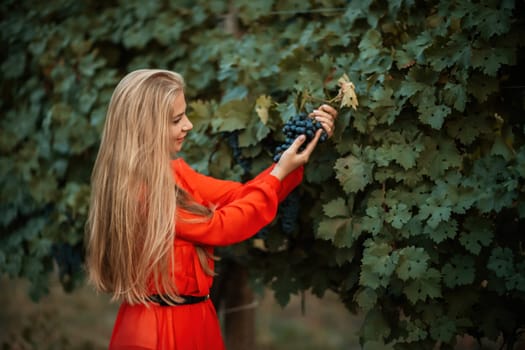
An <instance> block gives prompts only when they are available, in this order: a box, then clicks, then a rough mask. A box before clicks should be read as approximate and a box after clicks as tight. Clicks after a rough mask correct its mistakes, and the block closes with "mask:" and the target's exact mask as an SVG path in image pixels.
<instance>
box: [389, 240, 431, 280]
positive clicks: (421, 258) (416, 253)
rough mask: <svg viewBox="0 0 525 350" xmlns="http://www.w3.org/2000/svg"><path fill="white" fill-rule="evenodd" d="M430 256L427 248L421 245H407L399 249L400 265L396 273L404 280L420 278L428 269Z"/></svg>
mask: <svg viewBox="0 0 525 350" xmlns="http://www.w3.org/2000/svg"><path fill="white" fill-rule="evenodd" d="M429 259H430V257H429V256H428V254H427V253H426V252H425V249H423V248H419V247H405V248H403V249H400V250H399V265H398V266H397V268H396V273H397V276H398V277H399V278H401V279H402V280H403V281H407V280H408V279H410V278H412V279H416V278H420V277H421V276H423V275H424V273H425V272H426V271H427V267H428V260H429Z"/></svg>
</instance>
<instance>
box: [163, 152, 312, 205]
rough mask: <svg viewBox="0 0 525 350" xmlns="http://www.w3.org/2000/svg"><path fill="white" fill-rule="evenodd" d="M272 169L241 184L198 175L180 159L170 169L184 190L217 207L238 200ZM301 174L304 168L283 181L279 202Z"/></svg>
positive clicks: (297, 183) (297, 182)
mask: <svg viewBox="0 0 525 350" xmlns="http://www.w3.org/2000/svg"><path fill="white" fill-rule="evenodd" d="M274 167H275V164H272V165H271V166H269V167H268V168H266V169H265V170H264V171H262V172H261V173H260V174H259V175H257V176H256V177H255V178H254V179H253V180H250V181H248V182H247V183H245V184H242V183H240V182H235V181H229V180H219V179H215V178H213V177H210V176H206V175H203V174H200V173H198V172H197V171H195V170H194V169H192V168H191V167H190V166H189V165H188V164H187V163H186V162H185V161H184V160H183V159H180V158H179V159H177V160H174V161H173V162H172V168H173V171H174V173H175V176H176V178H177V181H182V182H184V184H183V186H184V187H185V188H187V189H189V190H190V192H192V193H198V194H199V196H200V197H202V198H203V199H204V200H205V201H206V202H208V203H210V204H216V205H218V206H223V205H225V204H227V203H230V202H231V201H233V200H236V199H239V198H240V197H241V196H242V195H243V193H244V189H243V188H244V187H245V186H249V185H251V184H252V183H257V182H259V181H260V180H261V179H263V178H266V177H267V176H268V175H269V174H270V172H271V171H272V169H273V168H274ZM303 174H304V167H303V166H301V167H299V168H297V169H296V170H294V171H293V172H292V173H290V174H289V175H288V176H287V177H286V178H284V179H283V181H282V182H281V186H280V187H279V190H278V193H277V197H278V198H279V202H281V201H283V200H284V199H285V198H286V196H288V194H289V193H290V192H291V191H292V190H293V189H294V188H295V187H297V186H298V185H299V184H300V183H301V181H302V179H303Z"/></svg>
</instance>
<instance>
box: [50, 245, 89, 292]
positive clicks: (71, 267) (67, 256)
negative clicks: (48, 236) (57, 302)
mask: <svg viewBox="0 0 525 350" xmlns="http://www.w3.org/2000/svg"><path fill="white" fill-rule="evenodd" d="M51 254H52V255H53V257H54V258H55V261H56V263H57V265H58V273H59V277H60V281H61V282H62V283H63V285H64V287H68V286H69V287H71V284H72V283H73V281H72V279H73V276H75V275H76V274H78V273H79V272H81V270H82V264H83V260H84V259H83V256H84V253H83V249H82V245H81V244H76V245H71V244H69V243H55V244H54V245H53V246H52V248H51Z"/></svg>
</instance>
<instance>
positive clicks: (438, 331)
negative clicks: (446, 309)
mask: <svg viewBox="0 0 525 350" xmlns="http://www.w3.org/2000/svg"><path fill="white" fill-rule="evenodd" d="M456 332H457V328H456V323H455V322H454V320H451V319H450V318H448V317H446V316H442V317H439V318H437V319H435V320H434V321H433V322H432V324H431V326H430V335H431V336H432V339H435V340H439V341H443V342H449V341H450V340H451V339H452V337H453V336H454V335H456Z"/></svg>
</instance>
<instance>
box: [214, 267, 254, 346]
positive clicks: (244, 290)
mask: <svg viewBox="0 0 525 350" xmlns="http://www.w3.org/2000/svg"><path fill="white" fill-rule="evenodd" d="M223 273H226V274H227V275H226V276H225V281H224V282H225V283H224V285H223V288H224V290H223V293H224V294H223V303H222V308H221V309H222V310H221V311H222V313H223V316H224V318H223V325H224V340H225V343H226V349H228V350H246V349H254V348H255V304H254V302H255V298H254V293H253V291H252V289H251V287H250V284H249V281H248V273H247V271H246V269H245V268H244V267H243V266H241V265H239V264H237V263H235V262H232V263H231V264H228V268H227V269H225V271H224V272H223Z"/></svg>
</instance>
